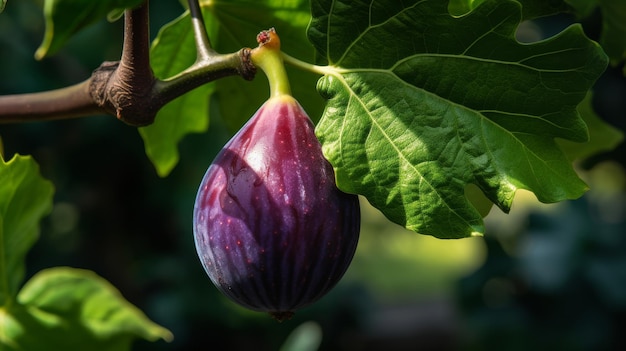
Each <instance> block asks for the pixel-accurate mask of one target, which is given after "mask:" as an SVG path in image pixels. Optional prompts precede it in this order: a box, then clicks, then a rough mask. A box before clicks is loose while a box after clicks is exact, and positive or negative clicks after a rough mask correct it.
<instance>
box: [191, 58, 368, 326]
mask: <svg viewBox="0 0 626 351" xmlns="http://www.w3.org/2000/svg"><path fill="white" fill-rule="evenodd" d="M281 67H282V66H281ZM283 83H284V82H283ZM270 84H271V83H270ZM359 229H360V210H359V202H358V198H357V196H356V195H352V194H346V193H344V192H342V191H340V190H339V189H338V188H337V187H336V185H335V176H334V171H333V168H332V166H331V165H330V163H329V162H328V161H327V160H326V159H325V158H324V156H323V154H322V149H321V145H320V143H319V141H318V139H317V138H316V136H315V133H314V127H313V123H312V122H311V120H310V119H309V117H308V116H307V114H306V112H305V111H304V109H303V108H302V107H301V106H300V104H299V103H298V102H297V101H296V100H295V99H294V98H293V97H291V96H290V95H289V94H286V93H273V94H272V97H271V98H270V99H269V100H268V101H266V102H265V104H263V106H261V108H259V110H258V111H257V112H256V113H255V114H254V116H253V117H252V118H251V119H250V120H249V121H248V122H247V123H246V125H244V127H243V128H242V129H241V130H240V131H239V132H238V133H237V134H236V135H235V136H234V137H233V138H232V139H231V140H230V141H229V142H228V143H227V144H226V145H225V146H224V148H223V149H222V150H221V151H220V153H219V154H218V155H217V156H216V158H215V160H214V161H213V163H212V164H211V165H210V167H209V169H208V170H207V172H206V174H205V176H204V178H203V180H202V183H201V184H200V188H199V190H198V195H197V198H196V203H195V209H194V236H195V243H196V249H197V252H198V255H199V257H200V260H201V262H202V265H203V266H204V269H205V270H206V272H207V274H208V275H209V277H210V278H211V280H212V281H213V283H214V284H215V285H216V286H217V288H218V289H219V290H220V291H222V292H223V293H224V294H225V295H226V296H228V297H229V298H231V299H232V300H234V301H235V302H237V303H239V304H240V305H243V306H245V307H247V308H250V309H252V310H256V311H265V312H269V313H270V314H272V315H273V316H274V317H275V318H277V319H279V320H282V319H285V318H289V317H290V316H291V315H292V314H293V311H294V310H296V309H299V308H301V307H304V306H306V305H309V304H311V303H313V302H314V301H316V300H318V299H319V298H321V297H322V296H323V295H324V294H326V293H327V292H328V291H329V290H330V289H331V288H332V287H333V286H335V285H336V284H337V282H338V281H339V280H340V279H341V277H342V276H343V274H344V273H345V271H346V270H347V268H348V266H349V264H350V262H351V260H352V257H353V256H354V252H355V250H356V246H357V241H358V237H359Z"/></svg>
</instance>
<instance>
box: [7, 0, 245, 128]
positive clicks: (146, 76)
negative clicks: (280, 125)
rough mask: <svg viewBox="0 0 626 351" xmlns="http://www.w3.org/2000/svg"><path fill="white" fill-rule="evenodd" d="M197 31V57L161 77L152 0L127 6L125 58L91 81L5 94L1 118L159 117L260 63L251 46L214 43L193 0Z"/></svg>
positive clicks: (139, 122) (137, 121)
mask: <svg viewBox="0 0 626 351" xmlns="http://www.w3.org/2000/svg"><path fill="white" fill-rule="evenodd" d="M190 8H191V9H193V11H191V12H192V26H193V27H194V33H195V36H196V47H197V52H198V56H197V59H196V62H195V63H194V64H193V65H192V66H191V67H189V68H188V69H186V70H185V71H183V72H182V73H180V74H177V75H176V76H174V77H171V78H168V79H165V80H158V79H156V78H155V77H154V74H153V72H152V69H151V68H150V41H149V40H150V39H149V34H150V33H149V31H148V28H149V26H148V24H149V11H148V2H147V1H146V2H145V3H144V4H143V5H141V6H140V7H138V8H136V9H132V10H126V12H125V17H124V44H123V48H122V56H121V60H120V61H119V62H104V63H103V64H102V65H100V67H98V68H97V69H96V70H95V71H94V72H93V74H92V76H91V77H90V78H89V79H87V80H86V81H84V82H82V83H79V84H76V85H73V86H70V87H67V88H62V89H57V90H52V91H46V92H40V93H32V94H16V95H6V96H0V123H18V122H26V121H45V120H55V119H65V118H73V117H84V116H92V115H101V114H110V115H113V116H116V117H117V118H118V119H119V120H121V121H123V122H125V123H127V124H129V125H133V126H145V125H149V124H151V123H153V122H154V118H155V116H156V113H157V112H158V111H159V109H160V108H161V107H163V106H164V105H165V104H166V103H168V102H169V101H171V100H173V99H175V98H177V97H178V96H181V95H183V94H184V93H186V92H188V91H190V90H192V89H194V88H196V87H198V86H200V85H202V84H206V83H208V82H210V81H213V80H216V79H219V78H222V77H225V76H230V75H240V76H241V77H243V78H244V79H247V80H250V79H252V78H253V77H254V75H255V72H256V69H255V67H254V65H253V64H252V63H251V62H250V49H247V48H244V49H241V50H239V51H238V52H235V53H230V54H219V53H217V52H215V51H214V50H213V49H212V48H211V47H210V42H209V39H208V36H207V33H206V29H205V28H204V21H203V20H202V15H201V13H200V10H199V9H200V7H199V6H198V0H190Z"/></svg>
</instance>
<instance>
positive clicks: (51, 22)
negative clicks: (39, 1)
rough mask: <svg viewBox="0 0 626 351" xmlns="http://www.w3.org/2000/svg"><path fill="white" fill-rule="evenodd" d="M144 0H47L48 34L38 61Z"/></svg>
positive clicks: (36, 56) (46, 19)
mask: <svg viewBox="0 0 626 351" xmlns="http://www.w3.org/2000/svg"><path fill="white" fill-rule="evenodd" d="M142 1H143V0H100V1H92V0H45V3H44V8H43V10H44V17H45V22H46V31H45V33H44V38H43V42H42V43H41V45H40V46H39V48H38V49H37V51H36V52H35V58H36V59H37V60H41V59H43V58H44V57H45V56H47V55H51V54H54V53H55V52H57V51H58V50H59V49H60V48H61V47H62V46H63V45H65V43H66V42H67V40H69V38H70V37H71V36H72V35H74V34H75V33H76V32H78V31H79V30H80V29H82V28H84V27H86V26H88V25H90V24H92V23H95V22H96V21H98V20H101V19H103V18H105V17H107V14H108V13H110V12H112V11H119V9H121V8H132V7H135V6H138V5H139V4H141V3H142Z"/></svg>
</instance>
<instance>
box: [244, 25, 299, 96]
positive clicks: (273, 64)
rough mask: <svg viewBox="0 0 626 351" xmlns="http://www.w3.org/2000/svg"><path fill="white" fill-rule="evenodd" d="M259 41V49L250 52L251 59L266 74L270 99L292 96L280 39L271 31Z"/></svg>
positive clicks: (266, 32) (265, 32) (265, 33)
mask: <svg viewBox="0 0 626 351" xmlns="http://www.w3.org/2000/svg"><path fill="white" fill-rule="evenodd" d="M259 38H262V39H259ZM257 40H258V41H259V47H257V48H255V49H253V50H252V51H251V52H250V59H251V60H252V63H253V64H254V65H255V66H257V67H260V68H261V69H262V70H263V72H265V75H266V76H267V80H268V81H269V84H270V98H272V97H277V96H281V95H291V87H290V86H289V78H288V77H287V71H286V70H285V65H284V64H283V57H282V55H281V52H280V38H279V37H278V35H277V34H276V32H275V31H274V30H273V29H270V30H268V31H264V32H262V33H261V34H259V37H257Z"/></svg>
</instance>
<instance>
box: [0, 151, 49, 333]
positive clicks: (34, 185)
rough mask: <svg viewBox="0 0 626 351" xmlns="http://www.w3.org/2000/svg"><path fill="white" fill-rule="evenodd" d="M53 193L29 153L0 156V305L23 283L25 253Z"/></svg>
mask: <svg viewBox="0 0 626 351" xmlns="http://www.w3.org/2000/svg"><path fill="white" fill-rule="evenodd" d="M53 193H54V187H53V186H52V183H50V182H49V181H48V180H45V179H43V178H42V177H41V175H40V174H39V166H38V165H37V163H36V162H35V161H34V160H33V159H32V158H31V157H30V156H20V155H15V156H14V157H13V158H12V159H11V160H9V161H8V162H5V161H4V160H3V159H2V157H0V307H1V306H7V305H10V304H11V303H12V301H13V300H14V299H15V295H16V294H17V291H18V289H19V287H20V284H22V281H23V279H24V260H25V259H26V253H27V252H28V250H29V249H30V248H31V247H32V245H33V244H34V243H35V241H37V237H38V236H39V220H40V219H41V218H42V217H43V216H45V215H47V214H48V213H49V212H50V210H52V195H53ZM0 330H1V329H0Z"/></svg>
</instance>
